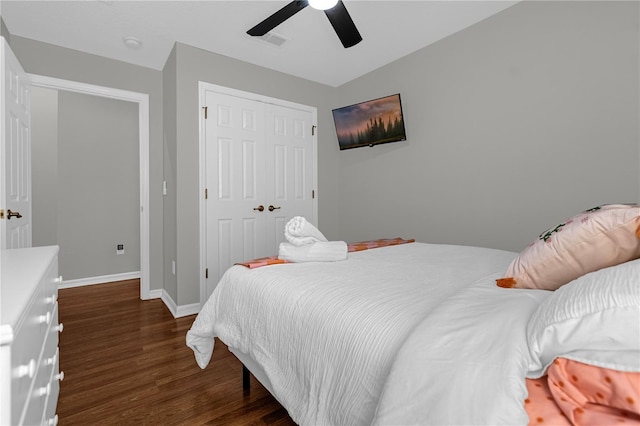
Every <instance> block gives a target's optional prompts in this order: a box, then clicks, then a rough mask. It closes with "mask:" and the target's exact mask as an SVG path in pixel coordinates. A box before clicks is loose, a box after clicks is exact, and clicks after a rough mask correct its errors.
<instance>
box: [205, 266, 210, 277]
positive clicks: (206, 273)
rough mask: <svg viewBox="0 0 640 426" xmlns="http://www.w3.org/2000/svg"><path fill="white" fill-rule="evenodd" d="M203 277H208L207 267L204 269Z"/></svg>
mask: <svg viewBox="0 0 640 426" xmlns="http://www.w3.org/2000/svg"><path fill="white" fill-rule="evenodd" d="M204 277H205V278H209V268H207V269H205V270H204Z"/></svg>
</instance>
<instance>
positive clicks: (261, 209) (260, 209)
mask: <svg viewBox="0 0 640 426" xmlns="http://www.w3.org/2000/svg"><path fill="white" fill-rule="evenodd" d="M253 209H254V210H257V211H259V212H263V211H264V206H263V205H262V204H260V205H259V206H258V207H254V208H253Z"/></svg>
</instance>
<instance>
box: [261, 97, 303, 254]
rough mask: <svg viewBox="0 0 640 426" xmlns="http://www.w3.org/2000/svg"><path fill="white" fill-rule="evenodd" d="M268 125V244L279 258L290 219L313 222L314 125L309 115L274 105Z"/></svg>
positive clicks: (268, 110) (268, 108)
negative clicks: (304, 219) (280, 245)
mask: <svg viewBox="0 0 640 426" xmlns="http://www.w3.org/2000/svg"><path fill="white" fill-rule="evenodd" d="M266 125H267V134H266V153H267V157H266V160H267V163H266V166H265V172H266V175H265V181H266V182H267V186H266V188H265V191H266V200H267V201H266V202H267V203H268V205H267V206H266V207H267V209H268V211H267V215H266V244H267V252H268V253H270V254H277V253H278V246H279V244H280V242H282V241H284V240H285V238H284V227H285V225H286V224H287V222H288V221H289V219H291V218H292V217H294V216H303V217H305V218H307V219H309V220H311V221H313V198H312V197H313V167H314V166H315V165H314V163H313V134H312V125H313V124H312V116H311V113H310V112H309V111H301V110H298V109H293V108H287V107H283V106H279V105H271V104H270V105H268V106H267V123H266Z"/></svg>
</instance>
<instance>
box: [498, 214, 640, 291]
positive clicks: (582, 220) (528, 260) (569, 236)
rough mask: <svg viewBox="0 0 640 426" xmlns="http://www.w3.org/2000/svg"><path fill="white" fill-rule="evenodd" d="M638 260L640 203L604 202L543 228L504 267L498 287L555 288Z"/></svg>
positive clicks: (639, 250) (639, 253)
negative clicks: (542, 230) (581, 277)
mask: <svg viewBox="0 0 640 426" xmlns="http://www.w3.org/2000/svg"><path fill="white" fill-rule="evenodd" d="M638 258H640V206H638V205H627V204H609V205H603V206H599V207H595V208H592V209H589V210H587V211H584V212H582V213H580V214H578V215H575V216H573V217H572V218H570V219H568V220H567V221H565V222H564V223H561V224H560V225H558V226H556V227H554V228H551V229H549V230H547V231H546V232H543V233H542V234H540V236H539V237H538V238H537V239H536V240H535V241H533V242H532V243H531V244H530V245H529V246H528V247H527V248H525V249H524V250H523V251H522V252H521V253H520V255H519V256H518V257H516V258H515V259H514V260H513V262H511V265H509V267H508V268H507V271H506V273H505V277H504V278H500V279H498V280H497V284H498V286H500V287H505V288H530V289H543V290H556V289H558V288H559V287H561V286H563V285H564V284H566V283H568V282H570V281H572V280H574V279H576V278H578V277H580V276H582V275H584V274H586V273H589V272H593V271H597V270H599V269H602V268H606V267H609V266H613V265H617V264H620V263H623V262H627V261H629V260H633V259H638Z"/></svg>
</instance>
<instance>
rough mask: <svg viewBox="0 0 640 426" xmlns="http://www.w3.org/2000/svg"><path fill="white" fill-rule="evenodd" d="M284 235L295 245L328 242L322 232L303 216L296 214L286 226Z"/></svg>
mask: <svg viewBox="0 0 640 426" xmlns="http://www.w3.org/2000/svg"><path fill="white" fill-rule="evenodd" d="M284 236H285V238H286V239H287V241H289V242H290V243H291V244H293V245H294V246H302V245H305V244H312V243H317V242H326V241H327V239H326V238H325V236H324V235H322V232H320V231H319V230H318V228H316V227H315V226H313V224H311V223H309V222H308V221H307V219H305V218H304V217H302V216H295V217H294V218H292V219H291V220H290V221H289V222H287V224H286V225H285V226H284Z"/></svg>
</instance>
